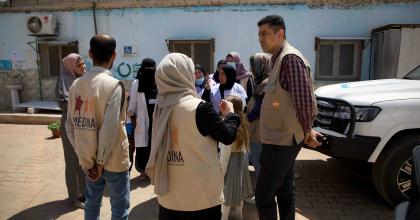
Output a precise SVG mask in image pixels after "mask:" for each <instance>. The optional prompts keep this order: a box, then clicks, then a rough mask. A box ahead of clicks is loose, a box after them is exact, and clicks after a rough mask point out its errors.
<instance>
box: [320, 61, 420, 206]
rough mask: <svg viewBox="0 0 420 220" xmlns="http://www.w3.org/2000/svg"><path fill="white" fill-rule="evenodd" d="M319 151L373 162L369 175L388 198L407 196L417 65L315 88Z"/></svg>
mask: <svg viewBox="0 0 420 220" xmlns="http://www.w3.org/2000/svg"><path fill="white" fill-rule="evenodd" d="M315 95H316V97H317V104H318V111H319V112H318V115H317V117H316V119H315V123H314V129H315V130H317V131H319V132H321V133H322V134H324V135H325V136H326V141H324V142H323V145H322V146H321V147H319V148H317V149H316V150H317V151H320V152H321V153H324V154H327V155H330V156H332V157H337V158H349V159H357V160H363V161H367V162H370V163H372V164H373V166H372V179H373V183H374V184H375V186H376V188H377V190H378V192H379V193H380V194H381V195H382V196H383V197H384V198H385V199H386V200H387V201H388V202H389V203H390V204H398V203H399V202H401V201H404V200H407V192H408V190H409V189H410V188H411V168H412V164H413V163H412V156H411V155H412V151H413V148H414V147H415V146H420V66H418V67H417V68H415V69H414V70H413V71H411V72H410V73H409V74H407V75H406V76H405V77H404V78H403V79H383V80H368V81H360V82H351V83H341V84H334V85H328V86H323V87H320V88H318V89H317V90H316V91H315Z"/></svg>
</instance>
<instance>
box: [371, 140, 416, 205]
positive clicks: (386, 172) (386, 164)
mask: <svg viewBox="0 0 420 220" xmlns="http://www.w3.org/2000/svg"><path fill="white" fill-rule="evenodd" d="M416 146H420V136H419V135H406V136H403V137H400V138H398V139H396V140H393V141H392V142H391V143H390V144H389V146H388V147H387V150H386V151H385V152H383V153H381V155H380V156H379V158H378V160H377V161H376V162H375V164H374V165H373V171H372V178H373V183H374V184H375V187H376V189H377V190H378V192H379V194H381V195H382V197H384V198H385V200H386V201H387V202H388V203H390V204H391V205H397V204H398V203H400V202H402V201H406V200H408V198H409V193H410V189H411V184H412V182H411V174H412V172H411V171H412V169H411V168H412V166H413V161H412V160H413V158H412V153H413V149H414V147H416Z"/></svg>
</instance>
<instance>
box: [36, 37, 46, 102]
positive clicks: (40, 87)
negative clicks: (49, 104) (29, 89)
mask: <svg viewBox="0 0 420 220" xmlns="http://www.w3.org/2000/svg"><path fill="white" fill-rule="evenodd" d="M39 65H40V61H39V47H38V44H36V66H37V68H38V81H39V96H40V98H41V101H43V100H44V96H43V95H42V80H41V68H40V67H39Z"/></svg>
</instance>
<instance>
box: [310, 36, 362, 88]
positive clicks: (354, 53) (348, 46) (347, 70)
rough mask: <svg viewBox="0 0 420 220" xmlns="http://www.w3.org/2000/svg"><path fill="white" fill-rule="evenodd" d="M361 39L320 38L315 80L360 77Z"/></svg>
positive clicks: (353, 78) (340, 79)
mask: <svg viewBox="0 0 420 220" xmlns="http://www.w3.org/2000/svg"><path fill="white" fill-rule="evenodd" d="M362 42H363V41H361V40H322V39H321V40H319V43H318V45H317V47H316V48H317V50H316V72H315V80H320V81H355V80H359V79H360V67H361V55H362Z"/></svg>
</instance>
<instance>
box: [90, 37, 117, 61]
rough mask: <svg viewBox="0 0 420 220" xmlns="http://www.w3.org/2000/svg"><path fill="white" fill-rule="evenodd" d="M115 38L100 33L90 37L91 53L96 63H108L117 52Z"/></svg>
mask: <svg viewBox="0 0 420 220" xmlns="http://www.w3.org/2000/svg"><path fill="white" fill-rule="evenodd" d="M115 47H116V42H115V39H114V38H113V37H111V36H109V35H106V34H98V35H95V36H93V37H92V38H91V39H90V53H91V54H92V57H93V58H92V59H93V62H94V63H96V64H103V63H107V62H109V61H110V60H111V57H112V55H113V54H114V52H115Z"/></svg>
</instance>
